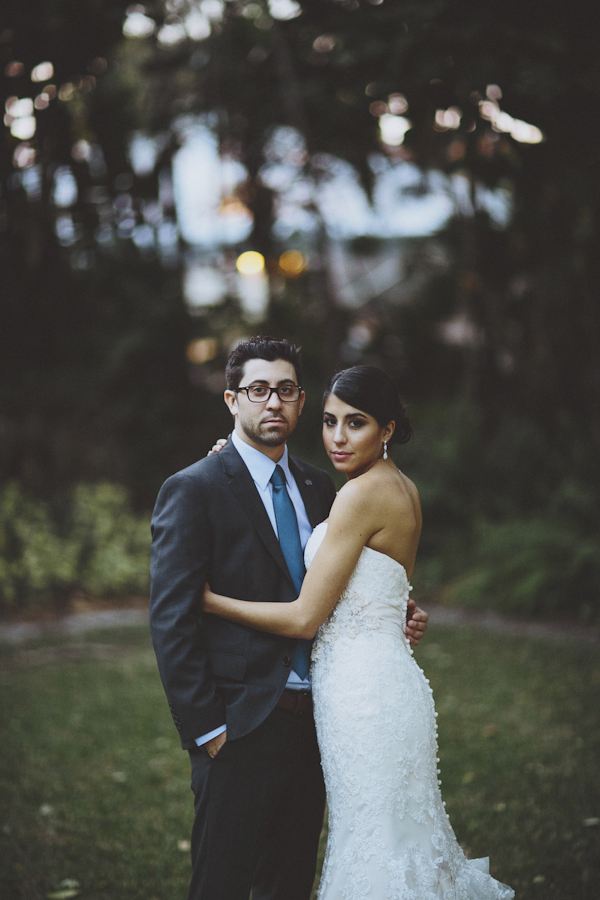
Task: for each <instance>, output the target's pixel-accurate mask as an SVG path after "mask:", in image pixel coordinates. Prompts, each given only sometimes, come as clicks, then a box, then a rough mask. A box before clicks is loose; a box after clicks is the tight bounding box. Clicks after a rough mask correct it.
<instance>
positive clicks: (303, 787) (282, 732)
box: [189, 709, 325, 900]
mask: <svg viewBox="0 0 600 900" xmlns="http://www.w3.org/2000/svg"><path fill="white" fill-rule="evenodd" d="M189 752H190V758H191V763H192V791H193V792H194V798H195V800H194V807H195V813H196V815H195V820H194V827H193V830H192V865H193V875H192V881H191V884H190V892H189V900H248V896H249V894H250V890H251V889H252V900H309V898H310V892H311V888H312V884H313V881H314V877H315V867H316V858H317V848H318V843H319V835H320V832H321V827H322V824H323V813H324V808H325V787H324V784H323V774H322V771H321V762H320V757H319V749H318V746H317V738H316V734H315V725H314V720H313V718H312V715H311V714H310V713H307V714H304V715H295V714H294V713H292V712H288V711H287V710H282V709H274V710H273V712H272V713H271V714H270V715H269V716H268V717H267V718H266V719H265V721H264V722H263V723H262V724H261V725H259V726H258V728H256V729H255V730H254V731H252V732H251V733H250V734H248V735H245V736H244V737H242V738H239V739H238V740H234V741H233V740H232V741H229V740H228V741H226V743H225V744H224V746H223V747H222V748H221V750H220V751H219V753H218V754H217V756H216V757H215V758H214V759H211V758H210V756H209V755H208V753H207V752H206V750H205V749H204V748H203V747H199V748H197V749H193V750H190V751H189Z"/></svg>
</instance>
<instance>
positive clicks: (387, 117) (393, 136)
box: [379, 113, 412, 147]
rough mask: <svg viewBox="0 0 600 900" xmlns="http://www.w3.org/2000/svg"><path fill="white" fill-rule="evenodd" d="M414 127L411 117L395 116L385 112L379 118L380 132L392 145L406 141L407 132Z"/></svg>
mask: <svg viewBox="0 0 600 900" xmlns="http://www.w3.org/2000/svg"><path fill="white" fill-rule="evenodd" d="M410 128H412V124H411V122H410V120H409V119H406V118H405V117H404V116H393V115H392V114H391V113H385V114H384V115H383V116H381V117H380V119H379V132H380V135H381V140H382V141H383V143H384V144H387V145H388V146H390V147H399V146H400V144H402V143H404V137H405V135H406V132H407V131H408V130H409V129H410Z"/></svg>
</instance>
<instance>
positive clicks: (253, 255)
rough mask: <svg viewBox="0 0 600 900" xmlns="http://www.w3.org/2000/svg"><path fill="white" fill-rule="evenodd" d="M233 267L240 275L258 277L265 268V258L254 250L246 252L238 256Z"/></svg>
mask: <svg viewBox="0 0 600 900" xmlns="http://www.w3.org/2000/svg"><path fill="white" fill-rule="evenodd" d="M235 267H236V269H237V270H238V272H239V273H240V275H258V273H259V272H262V271H263V269H264V267H265V258H264V256H263V255H262V253H257V252H256V250H246V252H245V253H242V254H241V255H240V256H238V258H237V260H236V263H235Z"/></svg>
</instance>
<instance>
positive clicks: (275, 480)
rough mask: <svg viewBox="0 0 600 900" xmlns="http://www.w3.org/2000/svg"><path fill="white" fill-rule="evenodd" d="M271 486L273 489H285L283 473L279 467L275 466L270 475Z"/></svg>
mask: <svg viewBox="0 0 600 900" xmlns="http://www.w3.org/2000/svg"><path fill="white" fill-rule="evenodd" d="M271 484H272V485H273V487H285V473H284V471H283V469H282V468H281V466H275V468H274V470H273V474H272V475H271Z"/></svg>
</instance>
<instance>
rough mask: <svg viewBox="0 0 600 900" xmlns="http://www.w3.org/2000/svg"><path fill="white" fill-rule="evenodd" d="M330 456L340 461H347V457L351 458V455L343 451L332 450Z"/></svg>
mask: <svg viewBox="0 0 600 900" xmlns="http://www.w3.org/2000/svg"><path fill="white" fill-rule="evenodd" d="M331 455H332V456H333V458H334V459H339V460H340V461H343V460H344V459H348V457H349V456H352V454H351V453H346V452H345V451H344V450H333V451H332V453H331Z"/></svg>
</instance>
